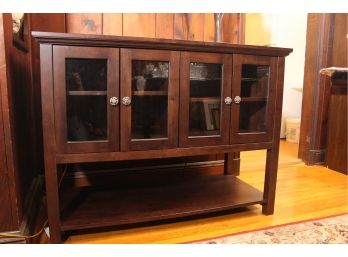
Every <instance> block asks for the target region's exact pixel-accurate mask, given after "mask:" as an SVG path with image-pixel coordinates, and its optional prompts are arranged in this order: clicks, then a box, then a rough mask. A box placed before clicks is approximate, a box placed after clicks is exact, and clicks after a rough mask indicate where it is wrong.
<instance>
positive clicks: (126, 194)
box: [34, 32, 291, 243]
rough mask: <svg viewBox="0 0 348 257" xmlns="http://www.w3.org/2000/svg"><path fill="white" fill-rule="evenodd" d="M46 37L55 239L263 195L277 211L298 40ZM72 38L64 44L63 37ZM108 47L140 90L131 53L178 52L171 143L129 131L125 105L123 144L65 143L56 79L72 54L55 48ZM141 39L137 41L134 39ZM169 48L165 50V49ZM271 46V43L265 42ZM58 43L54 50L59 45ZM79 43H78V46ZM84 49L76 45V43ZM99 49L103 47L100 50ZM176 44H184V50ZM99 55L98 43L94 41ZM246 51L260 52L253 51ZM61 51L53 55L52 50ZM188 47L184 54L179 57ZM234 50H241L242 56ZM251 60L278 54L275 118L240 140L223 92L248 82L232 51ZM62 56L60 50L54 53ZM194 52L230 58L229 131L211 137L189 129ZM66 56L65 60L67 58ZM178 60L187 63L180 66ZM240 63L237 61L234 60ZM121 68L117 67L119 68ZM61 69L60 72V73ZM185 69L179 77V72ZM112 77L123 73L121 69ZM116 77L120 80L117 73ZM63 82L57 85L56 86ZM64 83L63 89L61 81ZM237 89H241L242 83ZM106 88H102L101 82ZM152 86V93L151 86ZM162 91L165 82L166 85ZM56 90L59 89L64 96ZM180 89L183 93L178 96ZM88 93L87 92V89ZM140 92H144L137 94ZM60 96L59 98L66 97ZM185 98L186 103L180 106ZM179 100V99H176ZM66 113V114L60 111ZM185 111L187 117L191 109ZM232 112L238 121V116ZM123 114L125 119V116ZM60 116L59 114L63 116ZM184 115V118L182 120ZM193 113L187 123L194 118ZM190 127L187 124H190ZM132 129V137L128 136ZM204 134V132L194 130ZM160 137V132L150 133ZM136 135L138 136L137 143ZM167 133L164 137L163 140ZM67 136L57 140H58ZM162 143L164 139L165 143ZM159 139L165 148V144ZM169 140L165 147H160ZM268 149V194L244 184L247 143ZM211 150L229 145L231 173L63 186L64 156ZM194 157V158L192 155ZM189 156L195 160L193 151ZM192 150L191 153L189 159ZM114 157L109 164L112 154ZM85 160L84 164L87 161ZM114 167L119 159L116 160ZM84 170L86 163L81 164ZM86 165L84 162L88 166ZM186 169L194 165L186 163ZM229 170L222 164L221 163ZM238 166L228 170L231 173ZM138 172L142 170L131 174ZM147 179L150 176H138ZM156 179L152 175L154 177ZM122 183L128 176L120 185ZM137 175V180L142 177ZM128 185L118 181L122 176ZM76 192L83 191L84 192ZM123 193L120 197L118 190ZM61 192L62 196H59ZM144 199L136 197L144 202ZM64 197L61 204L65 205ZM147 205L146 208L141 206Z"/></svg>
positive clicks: (161, 55) (129, 156)
mask: <svg viewBox="0 0 348 257" xmlns="http://www.w3.org/2000/svg"><path fill="white" fill-rule="evenodd" d="M34 36H36V37H37V38H38V40H39V41H40V43H41V58H42V59H41V69H42V73H41V75H42V108H43V114H44V115H43V128H44V142H45V145H44V146H45V168H46V171H45V172H46V189H47V198H48V215H49V223H50V232H51V235H52V236H51V242H55V243H59V242H61V236H62V235H61V232H62V231H66V230H75V229H82V228H92V227H100V226H113V225H120V224H130V223H139V222H145V221H153V220H158V219H164V218H165V219H168V218H178V217H184V216H190V215H194V214H201V213H206V212H216V211H220V210H227V209H233V208H237V207H241V206H248V205H251V204H256V203H259V204H262V205H263V213H264V214H271V213H273V210H274V198H275V188H276V177H277V164H278V153H279V131H280V116H281V104H282V92H283V79H284V61H285V58H284V56H286V55H287V54H289V53H290V52H291V49H281V48H267V47H258V46H255V47H253V46H243V45H232V44H223V43H222V44H216V43H203V42H185V41H178V40H158V39H144V38H124V37H106V36H100V37H97V36H91V35H81V36H77V35H71V34H70V35H66V34H57V33H53V34H48V33H39V32H36V33H34ZM57 45H63V46H57ZM77 45H78V46H84V47H95V49H98V48H97V47H101V48H100V49H101V51H104V50H105V49H106V48H105V47H108V49H109V51H110V52H112V51H117V49H119V48H121V54H120V56H121V58H120V63H121V65H120V69H119V75H120V78H121V88H120V98H121V99H122V97H125V96H131V86H130V85H131V82H130V79H131V69H130V67H131V60H132V59H133V60H159V59H160V60H162V61H163V60H164V61H166V60H167V61H168V60H169V61H170V62H171V66H174V69H172V67H171V70H170V71H169V78H170V80H171V81H170V84H171V85H174V86H173V87H169V91H168V99H169V102H170V105H172V106H173V107H169V109H170V112H171V114H169V121H168V127H170V136H169V140H168V143H166V145H165V147H163V145H161V146H162V147H158V146H160V144H162V143H163V142H161V140H157V142H156V140H149V144H145V143H144V142H136V141H134V140H130V136H129V133H130V122H131V119H130V118H131V116H130V115H131V114H130V113H129V110H128V109H127V108H129V107H130V106H123V105H122V107H121V117H120V121H119V122H120V126H121V133H120V137H121V150H122V151H115V150H113V151H111V150H109V151H106V152H97V151H95V152H86V151H80V152H75V153H71V152H69V151H68V149H62V150H63V151H57V147H58V145H56V141H55V135H57V133H61V132H58V131H57V130H60V131H61V126H60V125H58V124H57V120H61V121H63V120H64V119H63V118H62V117H58V118H57V117H53V115H52V114H53V113H59V112H65V110H63V111H62V109H61V105H60V104H59V103H60V102H61V101H62V99H61V98H62V97H63V98H64V97H66V94H65V93H61V92H60V91H59V90H62V89H56V87H64V88H65V85H64V84H63V85H62V84H59V83H54V82H55V81H53V74H54V76H59V77H61V76H62V74H59V72H58V73H57V69H58V71H59V70H63V67H62V66H64V65H63V63H62V62H61V63H59V62H57V60H55V59H56V58H62V57H61V56H65V55H66V52H67V51H62V52H61V53H60V55H58V54H57V53H55V54H53V52H54V50H53V49H55V48H57V47H59V48H62V47H64V48H65V49H75V46H77ZM134 48H137V49H134ZM163 50H165V51H163ZM263 50H264V51H263ZM52 51H53V52H52ZM69 51H70V50H69ZM71 51H73V52H74V51H75V50H71ZM96 51H97V50H96ZM177 51H180V53H179V52H177ZM90 52H91V54H92V55H95V56H97V55H98V53H96V52H93V51H90ZM241 53H243V54H247V55H249V56H254V57H246V56H245V55H239V54H241ZM52 54H53V55H52ZM179 55H180V59H181V61H180V63H179ZM85 56H86V58H88V57H90V55H89V52H85ZM235 56H237V59H236V60H235V58H234V57H235ZM238 56H239V57H240V56H241V57H242V60H252V61H253V62H254V63H257V64H269V65H270V71H271V78H270V88H269V95H268V98H267V101H268V110H267V119H268V127H267V133H265V135H266V136H264V135H262V136H260V135H255V136H253V138H252V139H251V137H245V138H244V137H243V138H241V139H240V141H239V142H238V143H237V142H236V141H235V139H230V138H229V136H230V135H231V136H234V135H233V134H232V133H231V130H232V128H233V127H234V126H238V124H234V123H233V119H234V116H233V115H230V110H231V109H233V106H231V105H228V104H224V98H225V97H227V96H231V97H232V98H233V96H234V95H235V91H234V88H235V87H237V90H238V87H239V85H237V86H236V85H233V86H232V89H231V83H236V82H237V83H238V84H240V75H239V80H236V78H232V73H233V75H234V76H236V77H237V78H238V75H236V74H235V71H234V70H233V69H232V68H233V67H232V65H233V63H232V59H233V61H234V62H237V63H238V65H241V60H240V59H238V58H239V57H238ZM52 58H53V59H52ZM190 62H203V63H221V64H223V68H224V70H223V74H224V80H223V89H222V95H221V99H220V100H221V101H222V103H223V104H222V117H221V120H223V123H222V134H221V137H219V136H218V137H216V138H213V139H212V140H211V138H203V137H202V138H199V140H197V141H196V138H188V133H187V128H186V126H187V123H188V119H187V116H188V113H187V112H188V104H189V92H188V86H189V85H188V83H187V82H188V76H189V70H188V65H189V63H190ZM59 65H61V67H59ZM179 65H180V67H181V69H180V71H179V68H178V67H179ZM235 66H236V65H235ZM115 72H116V73H117V70H116V71H115ZM56 74H58V75H56ZM179 77H180V79H179ZM111 79H114V80H116V79H117V76H115V77H112V78H111ZM112 82H114V81H111V83H112ZM53 84H54V90H53ZM57 90H58V91H57ZM236 92H238V91H236ZM99 93H100V92H99ZM151 93H152V92H151V91H150V92H148V93H147V94H151ZM160 93H161V92H160ZM56 94H57V95H58V96H56ZM179 94H180V97H179ZM81 97H83V96H81ZM137 97H142V96H141V95H137ZM249 100H250V101H256V102H261V103H264V102H265V99H264V98H256V97H255V98H251V99H249ZM57 102H59V103H58V104H57ZM179 106H180V108H179ZM171 108H172V109H171ZM55 116H57V115H55ZM185 117H186V118H185ZM230 118H231V119H232V121H230ZM116 120H117V119H116ZM55 121H56V123H55ZM178 123H179V126H180V128H178V126H177V124H178ZM185 123H186V124H185ZM185 130H186V131H185ZM125 139H126V140H125ZM193 139H195V140H193ZM151 141H152V142H151ZM135 142H136V143H137V144H135ZM158 142H160V143H159V144H158ZM57 144H58V142H57ZM156 144H158V145H156ZM156 148H157V149H156ZM158 148H160V149H158ZM256 149H267V151H268V152H267V164H266V172H265V188H264V192H263V195H262V193H261V192H259V191H257V190H255V189H253V188H252V187H250V186H248V185H245V184H244V182H241V181H239V180H238V179H237V178H235V176H236V175H237V174H238V172H237V171H238V167H239V152H240V151H248V150H256ZM208 154H210V155H211V154H216V156H218V154H222V155H223V156H224V155H225V158H226V159H225V164H226V167H225V170H224V174H219V175H218V176H216V175H215V176H209V177H196V178H194V179H188V178H187V177H186V176H184V175H182V176H170V175H168V177H166V179H163V177H162V178H161V179H158V178H157V179H156V178H155V179H151V178H150V177H149V178H146V176H143V177H142V178H141V179H142V180H141V181H138V182H135V184H133V186H129V187H126V185H124V184H123V183H121V181H122V182H123V180H122V179H121V180H120V181H118V183H116V184H114V185H111V188H112V189H111V190H109V189H107V188H101V189H98V188H88V189H82V191H85V192H80V193H79V191H80V189H76V188H72V189H71V190H72V191H70V189H69V187H64V190H62V192H61V193H62V197H59V194H58V185H57V175H58V174H57V172H58V171H59V170H60V168H62V166H64V165H61V164H73V163H76V164H77V165H74V167H78V166H79V165H86V164H88V163H90V164H88V165H91V167H92V168H93V165H97V166H98V162H116V161H130V160H137V161H141V160H144V162H145V160H147V159H158V160H160V159H161V158H173V157H182V158H186V157H187V156H201V155H208ZM188 159H189V158H188ZM188 159H186V160H188ZM182 160H183V159H182ZM105 165H106V167H107V166H108V164H107V163H105ZM81 167H82V166H81ZM111 170H112V168H111ZM77 171H78V170H77ZM81 172H82V171H81ZM183 172H184V173H185V172H186V171H185V170H184V171H183ZM221 173H222V172H221ZM228 174H230V175H232V176H226V175H228ZM128 181H129V182H133V181H134V180H132V179H128ZM139 182H142V183H140V184H139ZM147 182H149V183H150V182H152V183H150V184H147ZM120 183H121V184H122V186H120ZM137 183H138V184H137ZM115 185H119V186H115ZM74 191H75V192H76V193H77V198H75V193H74ZM115 199H117V200H115ZM59 200H61V201H59ZM135 203H136V204H135ZM60 206H61V207H62V208H61V209H60ZM141 210H142V211H141Z"/></svg>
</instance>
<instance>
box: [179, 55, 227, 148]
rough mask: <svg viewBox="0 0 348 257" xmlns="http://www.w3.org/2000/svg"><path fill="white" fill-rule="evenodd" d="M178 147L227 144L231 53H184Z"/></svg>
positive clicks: (182, 57)
mask: <svg viewBox="0 0 348 257" xmlns="http://www.w3.org/2000/svg"><path fill="white" fill-rule="evenodd" d="M180 67H181V72H180V132H179V135H180V136H179V137H180V138H179V142H180V147H190V146H203V145H222V144H227V143H228V136H229V133H228V131H229V120H230V104H231V102H232V100H231V74H232V56H231V55H224V54H213V53H211V54H210V53H193V52H183V53H182V56H181V64H180Z"/></svg>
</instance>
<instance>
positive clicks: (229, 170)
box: [224, 152, 240, 176]
mask: <svg viewBox="0 0 348 257" xmlns="http://www.w3.org/2000/svg"><path fill="white" fill-rule="evenodd" d="M224 173H225V175H233V176H239V173H240V153H239V152H233V153H225V161H224Z"/></svg>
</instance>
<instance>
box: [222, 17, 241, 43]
mask: <svg viewBox="0 0 348 257" xmlns="http://www.w3.org/2000/svg"><path fill="white" fill-rule="evenodd" d="M240 24H241V15H240V14H237V13H236V14H234V13H225V14H224V16H223V18H222V33H221V34H222V42H226V43H232V44H238V43H242V42H241V40H240V35H239V27H240Z"/></svg>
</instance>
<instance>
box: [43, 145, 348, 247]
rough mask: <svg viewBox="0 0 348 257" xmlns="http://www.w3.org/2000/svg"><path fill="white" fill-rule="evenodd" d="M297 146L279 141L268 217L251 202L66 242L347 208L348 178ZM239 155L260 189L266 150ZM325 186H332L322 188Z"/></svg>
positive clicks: (272, 221)
mask: <svg viewBox="0 0 348 257" xmlns="http://www.w3.org/2000/svg"><path fill="white" fill-rule="evenodd" d="M297 151H298V145H297V144H293V143H289V142H286V141H285V140H281V143H280V160H279V161H280V162H279V172H278V189H277V198H276V202H275V212H274V214H273V215H272V216H261V215H260V212H261V207H260V206H254V207H249V208H248V209H247V210H246V211H245V210H244V211H242V212H234V213H230V214H225V215H220V216H214V217H205V218H201V219H194V220H189V221H184V222H175V223H171V224H162V225H154V226H147V227H141V228H132V229H124V230H112V229H110V230H109V231H107V232H99V233H97V232H96V233H88V232H87V233H85V234H79V235H72V236H70V237H69V238H68V239H67V240H66V241H65V242H66V243H71V244H77V243H81V244H84V243H90V244H92V243H97V244H99V243H109V244H110V243H111V244H122V243H124V244H128V243H138V244H142V243H145V244H161V243H166V244H173V243H183V242H189V241H193V240H200V239H206V238H211V237H218V236H222V235H228V234H232V233H238V232H243V231H248V230H255V229H261V228H265V227H269V226H274V225H280V224H285V223H289V222H297V221H302V220H306V219H313V218H320V217H325V216H329V215H336V214H340V213H346V212H348V202H347V194H348V188H347V177H346V176H345V175H343V174H340V173H338V172H334V171H332V170H330V169H327V168H324V167H319V166H306V165H304V164H303V163H302V162H301V161H300V160H299V159H297ZM241 160H242V162H241V170H242V172H241V176H240V178H241V179H242V180H243V181H245V182H248V183H249V184H251V185H252V186H254V187H255V188H258V189H262V186H263V179H264V178H263V172H262V171H263V168H264V161H265V151H263V150H260V151H253V152H242V153H241ZM308 174H311V175H310V176H309V175H308ZM325 188H326V189H328V188H329V189H330V190H323V189H325ZM332 199H335V201H333V200H332ZM45 240H47V239H45ZM45 240H43V242H45Z"/></svg>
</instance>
